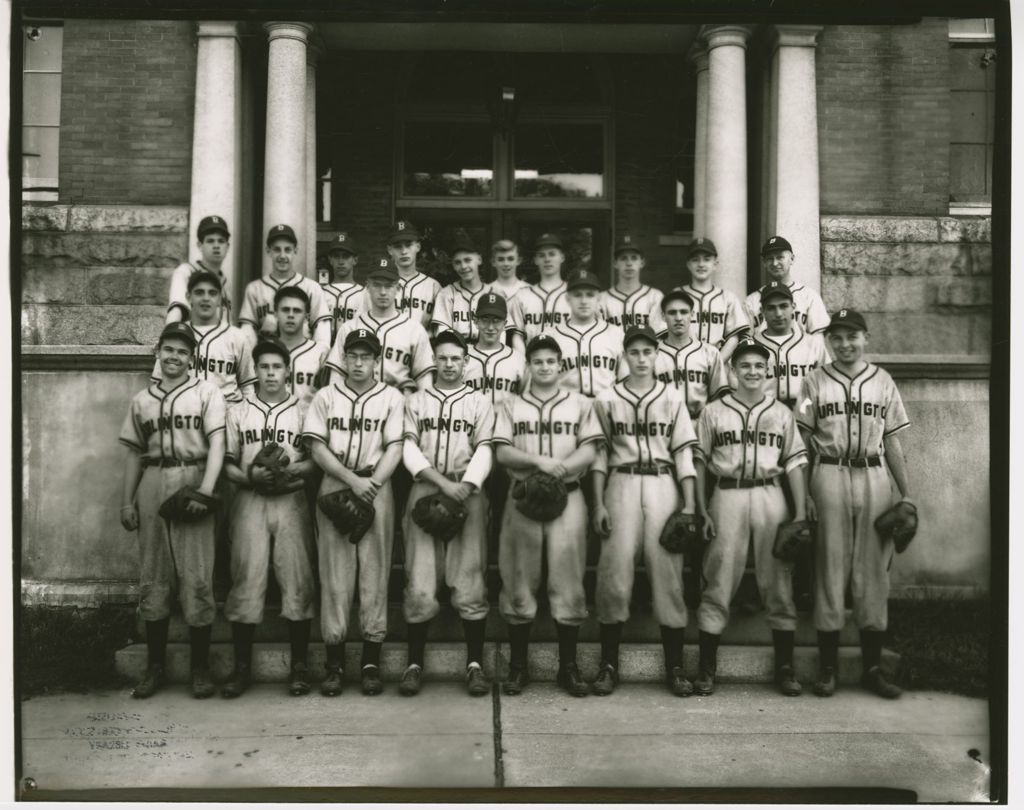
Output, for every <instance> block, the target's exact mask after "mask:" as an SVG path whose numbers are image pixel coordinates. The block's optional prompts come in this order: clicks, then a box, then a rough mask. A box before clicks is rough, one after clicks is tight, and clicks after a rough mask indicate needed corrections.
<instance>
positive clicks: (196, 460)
mask: <svg viewBox="0 0 1024 810" xmlns="http://www.w3.org/2000/svg"><path fill="white" fill-rule="evenodd" d="M195 348H196V338H195V334H194V332H193V331H192V329H191V327H189V326H188V324H184V323H171V324H167V325H166V326H165V327H164V329H163V332H162V333H161V335H160V340H159V342H158V343H157V357H158V358H159V360H160V371H161V375H162V379H161V380H160V381H159V382H151V383H150V384H149V387H148V388H146V389H145V390H144V391H140V392H139V393H138V394H136V395H135V396H134V397H133V398H132V401H131V405H130V406H129V409H128V414H127V416H126V417H125V420H124V424H123V425H122V427H121V433H120V435H119V437H118V440H119V441H120V442H121V444H123V445H125V447H127V448H128V453H127V456H126V458H125V466H124V488H123V499H122V504H123V505H122V507H121V525H122V526H123V527H124V528H125V529H126V530H128V531H136V530H137V531H138V533H139V558H140V564H141V574H140V577H139V592H140V601H139V614H140V615H141V617H142V619H143V621H145V622H146V648H147V653H148V661H147V665H146V674H145V676H144V677H143V679H142V680H141V681H140V682H139V683H138V685H136V687H135V689H134V691H133V692H132V695H133V697H136V698H148V697H151V696H152V695H153V694H155V693H156V692H157V690H158V689H159V688H160V686H161V685H162V683H163V680H164V665H165V660H166V649H167V633H168V627H169V624H170V615H171V605H172V602H173V601H175V600H177V601H178V602H180V603H181V608H182V612H183V614H184V617H185V622H186V623H187V624H188V626H189V642H190V648H191V659H190V662H191V668H192V678H191V686H192V694H193V695H194V696H195V697H197V698H205V697H210V696H211V695H213V694H214V692H215V691H216V688H215V687H214V685H213V681H212V680H211V678H210V671H209V654H210V633H211V627H212V625H213V619H214V614H215V612H216V603H215V602H214V597H213V560H214V514H213V513H212V512H209V511H206V513H205V514H203V513H204V508H203V507H201V506H200V505H199V504H197V503H194V502H193V503H192V504H191V506H190V507H189V508H190V509H191V510H192V511H193V512H195V513H196V514H197V515H202V517H200V518H199V519H197V520H196V521H193V522H181V521H172V520H164V519H163V518H162V517H161V516H160V514H159V509H160V505H161V504H162V503H163V502H164V500H165V499H167V498H168V497H170V496H171V495H173V494H174V493H175V492H176V491H177V490H178V489H180V488H181V487H183V486H193V487H195V488H196V489H198V490H199V492H201V493H202V494H204V495H208V496H209V495H212V494H213V491H214V487H215V486H216V484H217V477H218V476H219V475H220V469H221V465H222V463H223V461H224V419H225V405H224V397H223V396H222V395H221V393H220V390H219V389H218V388H217V386H216V385H214V384H213V383H210V382H207V381H205V380H200V379H197V378H195V377H191V376H190V375H189V373H188V366H189V362H190V361H191V358H192V353H193V352H194V351H195Z"/></svg>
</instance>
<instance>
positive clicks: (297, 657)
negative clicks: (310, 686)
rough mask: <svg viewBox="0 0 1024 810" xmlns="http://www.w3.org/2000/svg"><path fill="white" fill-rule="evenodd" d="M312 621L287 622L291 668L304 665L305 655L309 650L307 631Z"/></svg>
mask: <svg viewBox="0 0 1024 810" xmlns="http://www.w3.org/2000/svg"><path fill="white" fill-rule="evenodd" d="M311 623H312V621H311V620H310V619H299V620H298V621H289V622H288V643H289V646H290V647H291V654H292V659H291V663H292V666H295V665H296V664H305V663H306V655H307V652H308V650H309V631H310V625H311Z"/></svg>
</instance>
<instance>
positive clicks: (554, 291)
mask: <svg viewBox="0 0 1024 810" xmlns="http://www.w3.org/2000/svg"><path fill="white" fill-rule="evenodd" d="M533 255H534V259H533V260H534V262H535V263H536V265H537V269H538V271H539V272H540V280H539V281H538V282H537V283H536V284H532V285H529V286H528V287H526V288H525V289H522V290H520V291H519V292H518V293H517V294H516V296H515V298H512V299H510V300H509V312H510V314H511V316H512V322H513V323H514V324H515V329H516V332H518V333H519V335H520V337H522V339H523V342H524V343H529V342H530V341H531V340H532V339H533V338H534V337H536V336H537V335H539V334H540V333H541V332H543V331H545V330H547V329H550V328H551V327H553V326H556V325H557V324H559V323H562V322H563V321H565V320H568V318H569V316H570V315H571V314H572V311H571V310H570V309H569V301H568V299H567V297H566V284H565V281H563V280H562V265H563V264H564V263H565V250H564V249H563V247H562V240H561V239H560V238H559V237H558V236H557V235H556V234H552V233H545V234H542V235H541V236H540V237H539V238H538V239H537V242H536V243H535V245H534V254H533Z"/></svg>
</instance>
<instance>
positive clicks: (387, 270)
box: [366, 259, 398, 284]
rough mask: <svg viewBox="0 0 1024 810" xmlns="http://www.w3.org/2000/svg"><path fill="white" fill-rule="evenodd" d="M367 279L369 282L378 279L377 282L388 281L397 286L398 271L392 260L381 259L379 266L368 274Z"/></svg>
mask: <svg viewBox="0 0 1024 810" xmlns="http://www.w3.org/2000/svg"><path fill="white" fill-rule="evenodd" d="M366 279H367V281H370V280H373V279H376V280H377V281H388V282H391V283H392V284H397V283H398V271H397V270H396V269H395V265H394V264H393V263H392V261H391V259H380V260H379V261H378V262H377V265H376V266H375V267H373V268H372V269H371V270H370V272H369V273H367V274H366Z"/></svg>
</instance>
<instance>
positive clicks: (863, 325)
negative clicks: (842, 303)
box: [825, 309, 868, 332]
mask: <svg viewBox="0 0 1024 810" xmlns="http://www.w3.org/2000/svg"><path fill="white" fill-rule="evenodd" d="M840 328H842V329H856V330H859V331H861V332H867V331H868V323H867V321H865V320H864V316H863V315H861V314H860V313H859V312H857V311H856V310H855V309H840V310H838V311H837V312H836V313H835V314H834V315H833V316H832V320H831V321H829V324H828V326H826V327H825V331H826V332H831V331H832V330H833V329H840Z"/></svg>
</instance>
